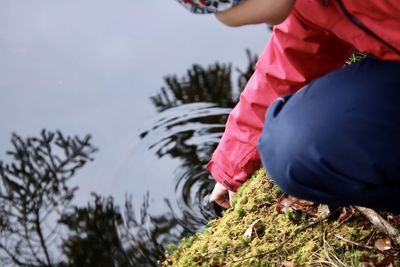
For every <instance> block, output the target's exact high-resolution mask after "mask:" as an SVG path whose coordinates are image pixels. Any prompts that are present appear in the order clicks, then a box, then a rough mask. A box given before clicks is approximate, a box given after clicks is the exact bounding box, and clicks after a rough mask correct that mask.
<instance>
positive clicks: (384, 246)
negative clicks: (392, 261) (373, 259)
mask: <svg viewBox="0 0 400 267" xmlns="http://www.w3.org/2000/svg"><path fill="white" fill-rule="evenodd" d="M375 248H377V249H378V250H379V251H386V250H389V249H391V248H392V242H390V239H389V238H388V237H386V238H382V239H377V240H375Z"/></svg>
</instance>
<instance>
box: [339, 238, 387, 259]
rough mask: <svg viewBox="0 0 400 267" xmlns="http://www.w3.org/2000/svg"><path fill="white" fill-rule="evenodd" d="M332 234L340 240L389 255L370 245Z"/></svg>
mask: <svg viewBox="0 0 400 267" xmlns="http://www.w3.org/2000/svg"><path fill="white" fill-rule="evenodd" d="M334 236H335V237H337V238H339V239H340V240H343V241H345V242H347V243H349V244H352V245H354V246H357V247H361V248H365V249H369V250H372V251H374V252H376V253H380V254H384V255H391V254H390V253H387V252H386V251H381V250H379V249H377V248H375V247H371V246H368V245H364V244H361V243H358V242H355V241H352V240H349V239H346V238H344V237H342V236H340V235H334Z"/></svg>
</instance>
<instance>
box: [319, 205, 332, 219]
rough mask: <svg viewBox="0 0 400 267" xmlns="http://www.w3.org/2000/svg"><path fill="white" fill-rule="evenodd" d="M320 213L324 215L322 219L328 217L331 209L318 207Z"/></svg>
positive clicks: (323, 206) (322, 206)
mask: <svg viewBox="0 0 400 267" xmlns="http://www.w3.org/2000/svg"><path fill="white" fill-rule="evenodd" d="M318 213H320V214H322V217H328V215H329V214H330V213H331V210H330V209H329V206H328V205H325V204H321V205H319V206H318Z"/></svg>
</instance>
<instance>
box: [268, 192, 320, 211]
mask: <svg viewBox="0 0 400 267" xmlns="http://www.w3.org/2000/svg"><path fill="white" fill-rule="evenodd" d="M313 205H314V202H312V201H308V200H304V199H299V198H295V197H293V196H290V195H287V194H283V195H282V196H281V197H280V198H279V199H278V201H277V203H276V206H275V207H276V210H277V211H278V212H280V213H283V212H284V211H285V210H288V209H289V208H291V209H292V210H298V211H302V212H304V213H307V214H310V215H315V214H316V208H315V207H314V206H313Z"/></svg>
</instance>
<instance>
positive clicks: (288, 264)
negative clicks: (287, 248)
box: [282, 261, 296, 267]
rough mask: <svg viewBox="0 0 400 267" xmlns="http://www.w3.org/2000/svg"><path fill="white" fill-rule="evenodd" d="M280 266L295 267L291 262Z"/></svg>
mask: <svg viewBox="0 0 400 267" xmlns="http://www.w3.org/2000/svg"><path fill="white" fill-rule="evenodd" d="M282 266H284V267H295V266H296V265H295V264H294V263H293V262H290V261H285V262H284V263H282Z"/></svg>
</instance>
